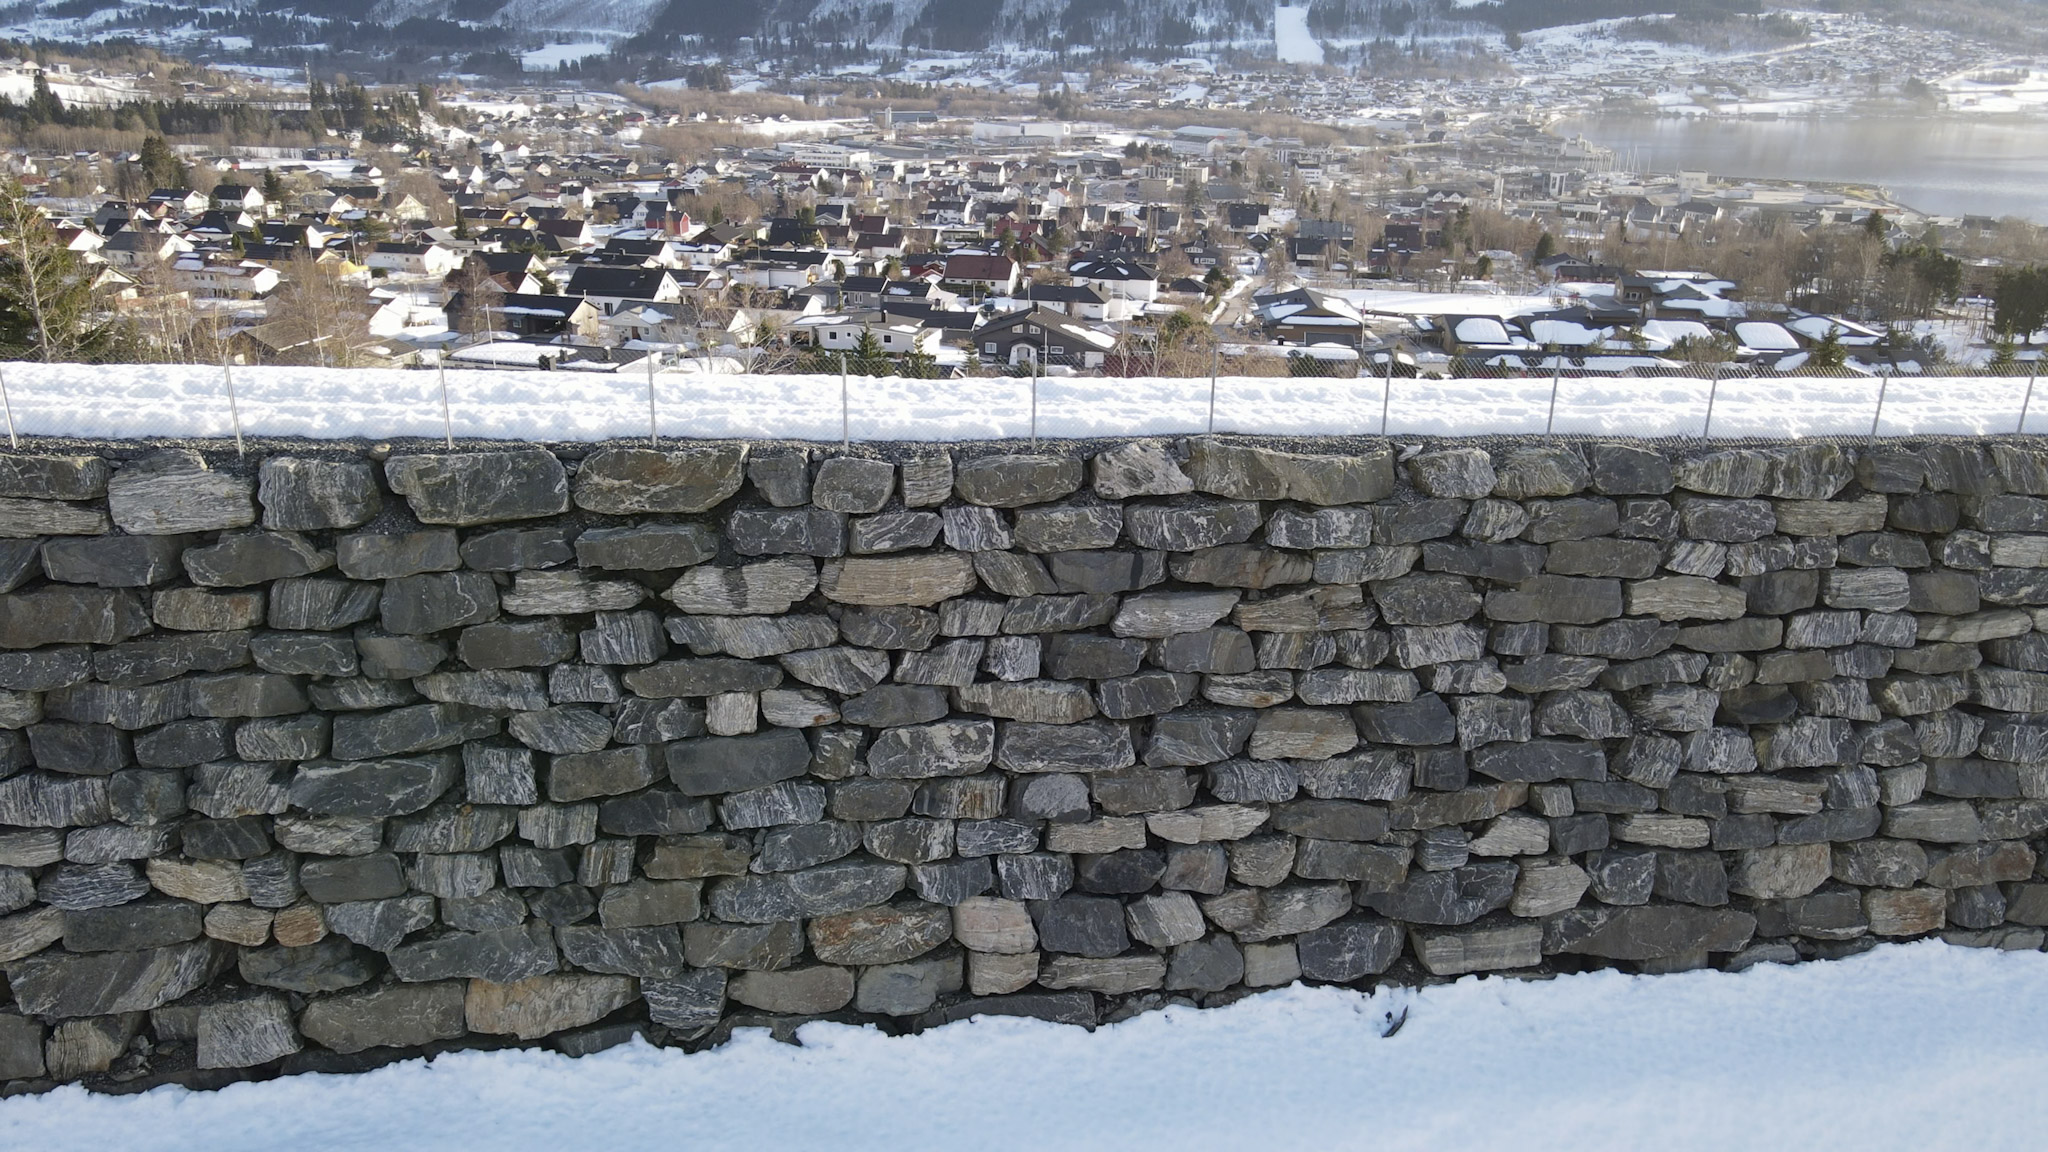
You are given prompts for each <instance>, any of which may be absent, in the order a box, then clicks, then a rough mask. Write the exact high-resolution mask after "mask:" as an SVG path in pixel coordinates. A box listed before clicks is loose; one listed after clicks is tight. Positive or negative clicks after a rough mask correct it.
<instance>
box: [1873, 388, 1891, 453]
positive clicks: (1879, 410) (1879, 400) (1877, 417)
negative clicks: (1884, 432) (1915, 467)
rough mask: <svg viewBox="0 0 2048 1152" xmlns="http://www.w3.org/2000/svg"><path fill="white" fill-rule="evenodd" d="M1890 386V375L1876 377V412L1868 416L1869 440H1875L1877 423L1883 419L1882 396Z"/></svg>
mask: <svg viewBox="0 0 2048 1152" xmlns="http://www.w3.org/2000/svg"><path fill="white" fill-rule="evenodd" d="M1891 384H1892V374H1891V373H1889V372H1881V373H1879V374H1878V377H1877V411H1876V412H1873V413H1871V416H1870V438H1871V439H1872V440H1875V439H1877V422H1878V421H1880V420H1882V419H1884V394H1885V390H1886V389H1887V388H1890V387H1891Z"/></svg>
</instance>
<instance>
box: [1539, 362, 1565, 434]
mask: <svg viewBox="0 0 2048 1152" xmlns="http://www.w3.org/2000/svg"><path fill="white" fill-rule="evenodd" d="M1562 359H1563V358H1562V357H1556V356H1553V357H1552V358H1551V361H1550V416H1549V417H1548V418H1547V419H1545V420H1544V421H1543V434H1544V435H1545V436H1548V435H1550V434H1551V429H1553V428H1555V427H1557V378H1558V375H1559V373H1560V371H1561V361H1562Z"/></svg>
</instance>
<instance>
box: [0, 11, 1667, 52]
mask: <svg viewBox="0 0 2048 1152" xmlns="http://www.w3.org/2000/svg"><path fill="white" fill-rule="evenodd" d="M1643 2H1644V3H1652V5H1653V6H1654V4H1653V0H1643ZM1275 9H1276V4H1275V2H1274V0H759V2H756V3H752V4H734V3H731V2H730V0H373V2H371V3H369V4H368V5H367V6H363V7H359V6H357V5H356V4H349V5H339V6H338V5H333V4H323V3H319V2H317V0H146V2H127V3H124V2H121V0H99V2H97V3H95V0H22V2H19V3H14V4H8V5H5V6H0V34H5V35H12V36H17V37H33V38H51V39H78V40H86V39H99V38H104V37H107V36H115V35H122V36H134V37H136V38H138V39H141V40H144V41H147V42H156V43H170V44H176V43H210V44H225V45H230V46H232V45H237V44H243V42H244V41H246V42H247V44H244V45H243V46H245V47H248V46H253V47H254V48H255V49H257V50H259V51H260V50H262V49H265V48H274V47H281V46H288V45H291V46H297V45H304V46H311V45H315V44H318V45H322V46H324V47H326V48H328V49H330V50H341V49H348V48H351V47H356V46H360V47H363V48H365V49H366V50H371V51H388V50H390V49H391V48H392V47H393V44H392V42H391V40H390V37H389V36H388V35H387V34H386V32H387V31H388V30H390V29H393V28H397V27H398V26H400V25H402V24H408V22H415V21H417V22H422V23H420V24H412V25H409V27H410V28H411V29H412V30H413V31H414V32H428V31H431V33H432V38H433V42H434V43H436V44H437V45H440V44H441V42H443V41H447V42H448V43H447V45H446V46H448V47H458V48H460V49H461V50H464V51H467V50H475V49H482V48H488V47H491V46H493V45H494V44H497V43H501V42H503V41H505V40H506V39H508V38H509V39H510V40H512V41H515V42H517V41H520V40H521V39H526V40H531V38H532V37H533V36H534V35H535V34H541V35H549V34H555V33H563V32H568V33H575V32H582V33H589V34H593V35H595V36H598V37H604V38H620V37H626V36H634V35H640V34H649V36H650V41H649V43H650V44H652V45H655V46H660V45H671V46H674V47H675V48H676V49H678V50H679V51H680V52H682V53H684V54H688V53H689V52H691V51H695V50H715V49H720V48H725V49H730V48H734V47H739V46H741V45H743V44H744V43H745V42H747V41H750V40H758V39H761V38H772V39H775V40H778V41H784V42H788V41H796V42H801V43H810V44H838V45H842V46H857V45H865V46H868V47H870V48H874V49H889V50H894V49H899V48H908V49H912V50H919V49H922V50H928V51H938V52H981V51H989V50H1004V51H1033V50H1047V49H1061V48H1071V49H1077V50H1083V51H1089V50H1092V51H1098V52H1102V53H1104V54H1120V53H1136V54H1158V53H1161V52H1182V53H1201V52H1207V51H1215V52H1221V51H1225V50H1240V51H1246V52H1250V53H1253V54H1254V55H1264V56H1267V57H1269V58H1270V57H1272V56H1274V55H1275V54H1276V48H1278V47H1281V46H1280V45H1277V44H1276V40H1278V39H1281V38H1284V40H1285V45H1284V50H1282V51H1279V52H1278V53H1277V54H1278V55H1279V56H1280V58H1282V59H1286V60H1290V61H1296V62H1306V63H1315V62H1318V57H1319V56H1320V53H1321V48H1320V46H1319V45H1318V41H1329V40H1336V41H1343V42H1348V43H1357V42H1360V41H1366V40H1374V39H1380V38H1398V37H1403V36H1406V35H1409V34H1411V33H1419V34H1422V35H1440V34H1484V33H1485V32H1486V31H1487V27H1488V26H1487V25H1486V24H1484V23H1480V22H1477V21H1476V20H1475V19H1474V17H1473V16H1472V15H1471V14H1468V13H1466V12H1463V11H1461V10H1459V9H1457V8H1455V7H1452V6H1451V5H1449V4H1447V3H1442V2H1441V0H1439V2H1437V3H1431V2H1428V0H1425V2H1423V3H1414V2H1412V0H1315V2H1314V3H1312V4H1311V3H1308V2H1306V0H1296V2H1295V3H1294V4H1292V5H1288V6H1284V7H1280V8H1279V15H1278V17H1277V20H1276V11H1275ZM1290 13H1291V14H1290ZM287 17H289V18H287ZM465 30H467V36H466V39H467V41H468V42H467V43H456V42H457V41H462V40H464V39H465ZM1276 33H1277V36H1276Z"/></svg>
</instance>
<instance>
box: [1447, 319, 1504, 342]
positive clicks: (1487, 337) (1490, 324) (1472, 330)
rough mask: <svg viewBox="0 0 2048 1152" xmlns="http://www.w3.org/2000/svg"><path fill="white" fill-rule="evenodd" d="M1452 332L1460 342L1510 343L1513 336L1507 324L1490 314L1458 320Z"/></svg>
mask: <svg viewBox="0 0 2048 1152" xmlns="http://www.w3.org/2000/svg"><path fill="white" fill-rule="evenodd" d="M1451 334H1452V335H1454V336H1456V337H1457V338H1458V343H1460V344H1509V343H1512V342H1513V338H1512V337H1510V336H1509V335H1508V329H1507V325H1505V324H1502V323H1501V322H1500V321H1498V320H1495V319H1493V318H1492V317H1490V316H1467V317H1465V318H1464V319H1463V320H1460V321H1458V322H1457V325H1456V326H1455V327H1453V328H1452V329H1451Z"/></svg>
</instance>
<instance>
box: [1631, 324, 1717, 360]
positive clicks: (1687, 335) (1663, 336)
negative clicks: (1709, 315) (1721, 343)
mask: <svg viewBox="0 0 2048 1152" xmlns="http://www.w3.org/2000/svg"><path fill="white" fill-rule="evenodd" d="M1639 331H1640V332H1641V333H1642V335H1643V342H1644V343H1645V344H1647V345H1649V346H1650V348H1652V349H1653V350H1656V351H1659V352H1661V351H1663V350H1664V349H1666V348H1669V347H1671V346H1672V345H1673V344H1676V343H1678V342H1679V341H1681V340H1694V341H1699V342H1701V343H1704V342H1706V341H1709V340H1712V339H1713V338H1714V330H1713V329H1712V328H1709V327H1707V326H1706V325H1705V324H1702V323H1700V322H1699V321H1697V320H1645V321H1643V326H1642V328H1641V329H1639Z"/></svg>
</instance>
